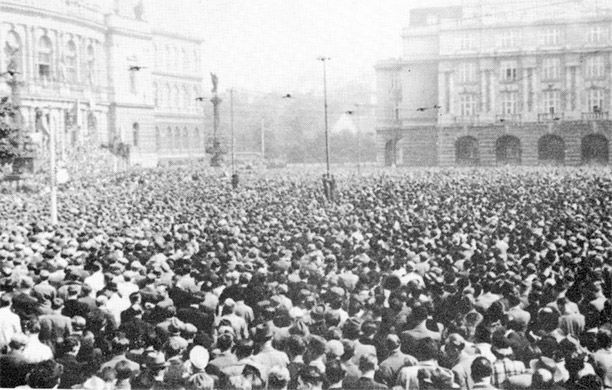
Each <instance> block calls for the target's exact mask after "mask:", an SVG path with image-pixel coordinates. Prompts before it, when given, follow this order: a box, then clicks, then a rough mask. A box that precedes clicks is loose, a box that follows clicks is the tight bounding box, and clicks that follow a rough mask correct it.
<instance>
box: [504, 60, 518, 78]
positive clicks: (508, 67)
mask: <svg viewBox="0 0 612 390" xmlns="http://www.w3.org/2000/svg"><path fill="white" fill-rule="evenodd" d="M500 79H501V80H502V81H508V82H512V81H516V80H517V65H516V61H503V62H502V63H501V75H500Z"/></svg>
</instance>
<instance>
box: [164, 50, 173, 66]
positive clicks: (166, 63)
mask: <svg viewBox="0 0 612 390" xmlns="http://www.w3.org/2000/svg"><path fill="white" fill-rule="evenodd" d="M165 57H166V58H164V60H165V61H164V67H165V68H166V69H164V70H165V71H169V70H170V68H172V52H171V51H170V46H168V45H166V51H165Z"/></svg>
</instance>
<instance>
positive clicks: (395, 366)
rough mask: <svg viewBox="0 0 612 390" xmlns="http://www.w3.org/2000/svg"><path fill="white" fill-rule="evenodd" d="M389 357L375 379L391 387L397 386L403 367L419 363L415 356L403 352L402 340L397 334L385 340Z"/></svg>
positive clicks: (390, 335) (379, 368) (382, 364)
mask: <svg viewBox="0 0 612 390" xmlns="http://www.w3.org/2000/svg"><path fill="white" fill-rule="evenodd" d="M385 343H386V347H387V350H388V351H389V356H388V357H387V358H386V359H385V360H383V361H382V363H380V366H379V367H378V370H377V371H376V376H375V379H376V380H377V381H379V382H380V383H384V384H386V385H387V386H389V387H393V386H394V385H395V381H396V380H397V374H398V373H399V370H400V369H401V368H402V367H406V366H414V365H416V364H417V363H418V362H417V360H416V358H415V357H414V356H411V355H408V354H405V353H403V352H402V351H401V343H400V338H399V336H398V335H396V334H389V335H388V336H387V338H386V340H385Z"/></svg>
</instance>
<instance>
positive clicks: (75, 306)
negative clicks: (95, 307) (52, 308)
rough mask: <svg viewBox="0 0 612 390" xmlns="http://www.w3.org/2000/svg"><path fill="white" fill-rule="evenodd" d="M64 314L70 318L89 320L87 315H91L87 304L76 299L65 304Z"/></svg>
mask: <svg viewBox="0 0 612 390" xmlns="http://www.w3.org/2000/svg"><path fill="white" fill-rule="evenodd" d="M62 314H63V315H65V316H66V317H70V318H72V317H74V316H81V317H83V318H87V314H89V306H88V305H87V304H86V303H83V302H80V301H78V300H76V299H70V300H67V301H66V303H65V304H64V309H63V310H62Z"/></svg>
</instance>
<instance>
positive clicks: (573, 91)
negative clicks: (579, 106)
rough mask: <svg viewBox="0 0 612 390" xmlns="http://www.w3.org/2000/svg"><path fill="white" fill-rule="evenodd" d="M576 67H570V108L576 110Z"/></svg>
mask: <svg viewBox="0 0 612 390" xmlns="http://www.w3.org/2000/svg"><path fill="white" fill-rule="evenodd" d="M576 73H577V72H576V67H575V66H572V67H571V68H570V98H569V108H570V110H572V111H576Z"/></svg>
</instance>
